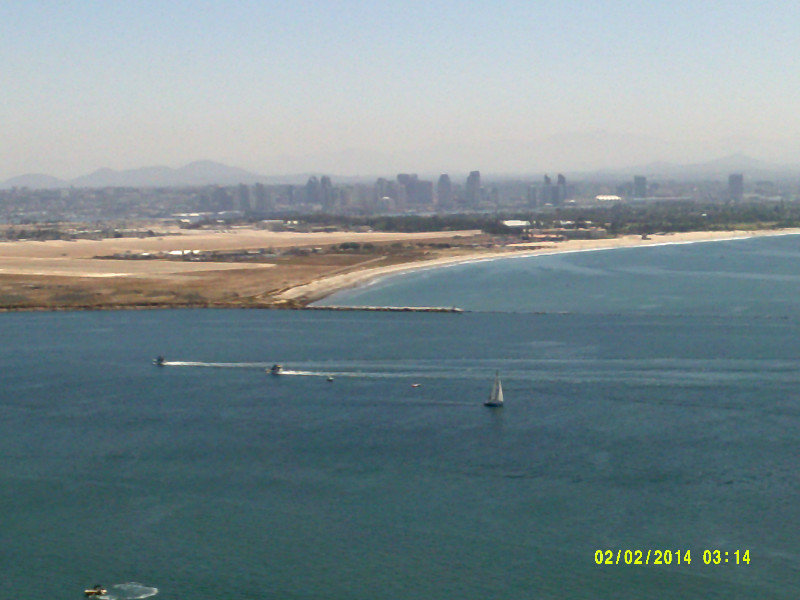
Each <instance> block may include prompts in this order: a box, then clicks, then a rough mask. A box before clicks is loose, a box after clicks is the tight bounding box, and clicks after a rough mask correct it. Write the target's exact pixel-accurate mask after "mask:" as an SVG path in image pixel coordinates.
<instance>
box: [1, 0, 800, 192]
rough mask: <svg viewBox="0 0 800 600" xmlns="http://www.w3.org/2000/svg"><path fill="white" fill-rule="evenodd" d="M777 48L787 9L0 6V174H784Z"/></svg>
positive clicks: (794, 103) (792, 27)
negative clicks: (632, 170)
mask: <svg viewBox="0 0 800 600" xmlns="http://www.w3.org/2000/svg"><path fill="white" fill-rule="evenodd" d="M798 49H800V10H798V7H797V3H796V2H789V1H786V2H770V1H761V2H718V1H717V2H710V1H708V2H707V1H704V0H694V1H691V2H681V1H671V2H666V1H664V2H647V1H642V2H630V1H626V2H603V1H598V0H594V1H585V2H578V1H574V2H569V1H563V0H562V1H554V2H545V1H535V0H525V1H516V0H515V1H502V0H494V1H486V2H483V1H469V0H460V1H455V0H453V1H442V0H428V1H413V0H411V1H406V2H395V1H391V0H389V1H384V2H379V1H374V0H372V1H368V2H367V1H365V2H356V1H342V2H333V1H326V0H316V1H314V2H305V1H296V0H295V1H290V2H287V1H286V0H282V1H280V2H273V1H263V0H262V1H257V2H256V1H253V2H249V1H244V0H240V1H235V2H227V1H216V2H183V1H178V0H169V1H164V0H159V1H158V2H149V1H136V2H133V1H102V2H101V1H96V2H95V1H89V0H82V1H68V0H65V1H61V2H55V1H54V2H38V1H35V0H29V1H22V0H16V1H15V0H9V1H7V2H3V3H1V4H0V59H2V68H0V90H2V91H0V136H2V142H1V143H0V178H7V177H11V176H14V175H20V174H23V173H31V172H44V173H50V174H53V175H56V176H60V177H74V176H77V175H82V174H85V173H88V172H90V171H92V170H94V169H96V168H99V167H111V168H116V169H120V168H132V167H140V166H149V165H157V164H162V165H168V166H172V167H177V166H181V165H183V164H185V163H188V162H190V161H193V160H197V159H211V160H217V161H221V162H225V163H228V164H232V165H236V166H241V167H245V168H248V169H252V170H255V171H257V172H260V173H264V174H267V175H270V174H281V173H285V172H299V171H327V172H331V173H334V174H368V173H369V174H371V173H375V172H380V171H384V170H385V171H386V172H387V173H395V172H398V171H416V172H420V173H424V172H438V171H443V170H453V171H461V172H463V171H467V170H470V169H473V168H478V169H481V170H483V171H517V170H527V171H540V170H545V169H559V170H565V171H567V170H570V169H580V168H594V167H603V166H612V165H618V166H626V165H627V164H641V163H644V162H647V161H650V160H673V161H678V162H687V161H692V160H703V159H710V158H717V157H719V156H722V155H724V154H730V153H733V152H745V153H747V154H750V155H752V156H755V157H757V158H761V159H765V160H775V161H785V162H795V163H799V162H800V154H798V151H799V150H800V143H798V141H797V140H800V109H798V100H799V99H800V68H799V67H800V65H798ZM795 157H797V158H795Z"/></svg>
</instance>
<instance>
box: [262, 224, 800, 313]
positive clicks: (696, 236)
mask: <svg viewBox="0 0 800 600" xmlns="http://www.w3.org/2000/svg"><path fill="white" fill-rule="evenodd" d="M799 233H800V229H782V230H774V229H773V230H754V231H691V232H686V233H667V234H660V235H653V236H650V237H648V238H647V239H643V238H642V237H641V236H639V235H627V236H620V237H616V238H607V239H597V240H567V241H563V242H543V243H537V244H510V245H508V246H506V247H505V248H504V249H502V250H498V251H481V252H472V253H467V254H463V255H461V256H451V257H442V258H434V259H430V260H420V261H417V262H414V263H405V264H397V265H391V266H385V267H374V268H365V269H362V270H359V271H355V272H350V273H343V274H338V275H331V276H328V277H323V278H320V279H317V280H315V281H312V282H310V283H307V284H305V285H299V286H296V287H292V288H290V289H288V290H286V291H284V292H282V293H281V294H279V295H278V296H277V299H278V300H300V299H302V301H303V302H305V303H310V302H315V301H317V300H320V299H322V298H324V297H326V296H329V295H330V294H332V293H334V292H337V291H340V290H343V289H348V288H351V287H357V286H360V285H365V284H367V283H369V282H371V281H374V280H375V279H379V278H383V277H386V276H389V275H394V274H399V273H404V272H409V271H412V270H418V269H430V268H436V267H443V266H448V265H454V264H461V263H466V262H474V261H479V260H480V261H483V260H496V259H503V258H511V257H522V256H536V255H543V254H554V253H563V252H582V251H589V250H604V249H611V248H628V247H635V246H656V245H662V244H680V243H694V242H712V241H723V240H734V239H741V238H748V237H757V236H773V235H792V234H799ZM532 246H534V248H531V247H532Z"/></svg>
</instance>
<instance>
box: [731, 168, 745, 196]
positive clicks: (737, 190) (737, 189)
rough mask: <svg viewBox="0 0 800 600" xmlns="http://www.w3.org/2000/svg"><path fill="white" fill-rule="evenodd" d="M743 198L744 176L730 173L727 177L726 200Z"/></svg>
mask: <svg viewBox="0 0 800 600" xmlns="http://www.w3.org/2000/svg"><path fill="white" fill-rule="evenodd" d="M743 196H744V175H742V174H741V173H732V174H731V175H728V198H729V199H730V200H741V199H742V197H743Z"/></svg>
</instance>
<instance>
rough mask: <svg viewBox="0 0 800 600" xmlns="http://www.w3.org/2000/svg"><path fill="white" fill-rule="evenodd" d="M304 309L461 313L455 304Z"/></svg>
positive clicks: (310, 308)
mask: <svg viewBox="0 0 800 600" xmlns="http://www.w3.org/2000/svg"><path fill="white" fill-rule="evenodd" d="M303 308H304V309H305V310H339V311H346V310H349V311H353V310H357V311H376V312H432V313H463V312H464V309H463V308H458V307H456V306H305V307H303Z"/></svg>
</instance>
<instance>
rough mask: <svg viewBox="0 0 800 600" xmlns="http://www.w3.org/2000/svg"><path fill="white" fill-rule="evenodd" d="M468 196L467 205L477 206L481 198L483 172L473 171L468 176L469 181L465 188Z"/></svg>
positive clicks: (465, 193)
mask: <svg viewBox="0 0 800 600" xmlns="http://www.w3.org/2000/svg"><path fill="white" fill-rule="evenodd" d="M464 195H465V196H466V200H467V206H469V207H471V208H475V207H476V206H478V203H479V201H480V198H481V172H480V171H471V172H470V174H469V176H468V177H467V183H466V186H465V189H464Z"/></svg>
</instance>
